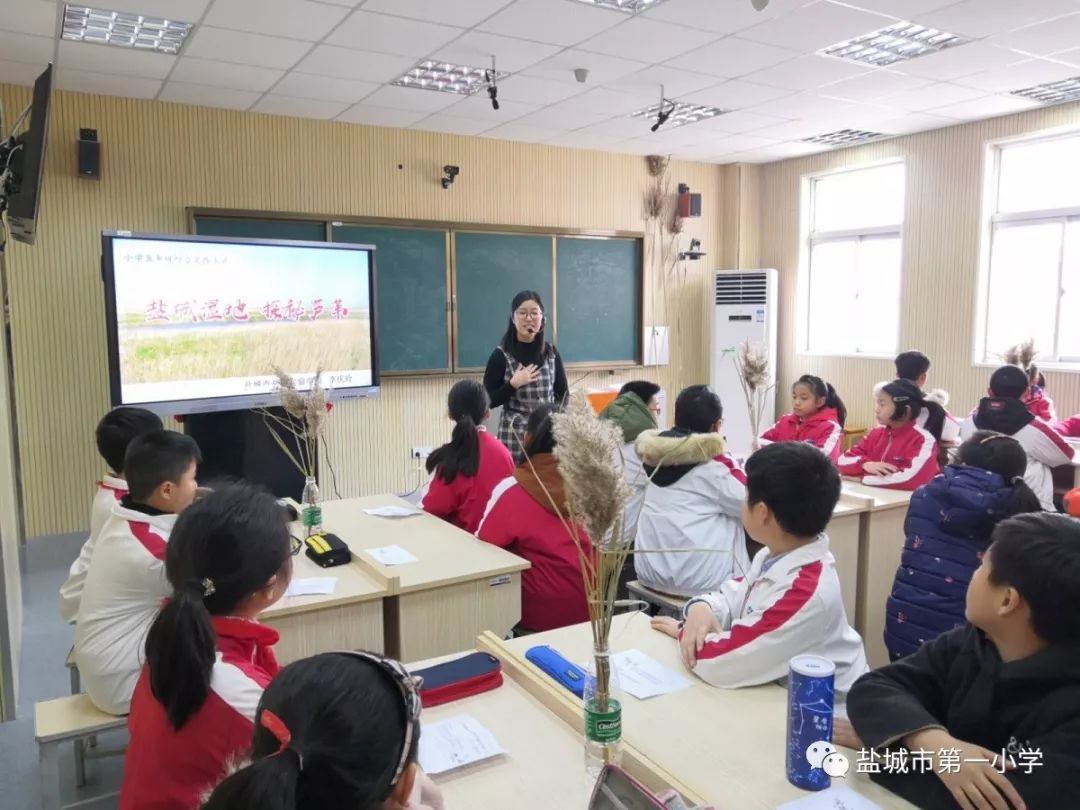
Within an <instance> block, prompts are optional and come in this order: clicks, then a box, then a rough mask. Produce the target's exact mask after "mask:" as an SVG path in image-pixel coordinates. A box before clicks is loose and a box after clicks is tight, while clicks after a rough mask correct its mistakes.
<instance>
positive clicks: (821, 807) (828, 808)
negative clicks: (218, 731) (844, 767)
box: [776, 779, 881, 810]
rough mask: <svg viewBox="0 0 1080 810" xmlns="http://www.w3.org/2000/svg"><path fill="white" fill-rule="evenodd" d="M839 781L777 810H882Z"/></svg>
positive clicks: (834, 781) (879, 806)
mask: <svg viewBox="0 0 1080 810" xmlns="http://www.w3.org/2000/svg"><path fill="white" fill-rule="evenodd" d="M838 781H840V780H838V779H837V780H833V785H832V787H831V788H829V789H828V790H822V791H821V792H819V793H811V794H810V795H809V796H806V797H805V798H802V799H796V800H795V801H793V802H788V803H787V804H782V805H780V806H779V807H777V808H776V810H881V805H878V804H875V803H874V802H872V801H870V800H869V799H867V798H866V797H865V796H860V795H859V794H858V793H856V792H855V791H854V790H852V789H851V788H849V787H847V786H846V785H837V784H836V783H837V782H838Z"/></svg>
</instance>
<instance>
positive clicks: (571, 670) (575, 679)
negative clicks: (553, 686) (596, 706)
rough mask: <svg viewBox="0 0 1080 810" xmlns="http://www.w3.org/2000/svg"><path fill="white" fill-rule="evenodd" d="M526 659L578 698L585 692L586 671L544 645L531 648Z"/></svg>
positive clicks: (526, 654)
mask: <svg viewBox="0 0 1080 810" xmlns="http://www.w3.org/2000/svg"><path fill="white" fill-rule="evenodd" d="M525 657H526V658H527V659H528V660H529V661H531V662H532V663H534V664H536V666H538V667H539V668H540V669H541V670H543V671H544V672H545V673H546V674H548V675H550V676H551V677H552V678H554V679H555V680H556V681H557V682H558V683H560V684H561V685H562V686H564V687H566V688H567V689H569V690H570V691H571V692H573V693H574V694H575V695H577V696H578V697H581V696H582V694H583V693H584V692H585V670H583V669H582V668H581V667H579V666H578V665H577V664H575V663H573V662H571V661H567V660H566V659H565V658H563V657H562V656H561V655H559V653H557V652H556V651H555V650H553V649H552V648H551V647H549V646H548V645H547V644H542V645H539V646H536V647H530V648H529V649H528V650H527V651H526V653H525Z"/></svg>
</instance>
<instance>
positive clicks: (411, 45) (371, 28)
mask: <svg viewBox="0 0 1080 810" xmlns="http://www.w3.org/2000/svg"><path fill="white" fill-rule="evenodd" d="M462 33H464V31H463V29H461V28H451V27H450V26H447V25H436V24H434V23H429V22H421V21H420V20H405V19H402V18H401V17H388V16H386V15H385V14H372V13H370V12H368V11H354V12H353V13H352V14H350V15H349V16H348V18H347V19H346V20H345V22H343V23H342V24H341V25H339V26H338V27H337V29H336V30H335V31H334V33H332V34H331V35H330V36H328V37H327V38H326V42H327V43H328V44H330V45H341V46H343V47H346V48H361V49H363V50H367V51H378V52H380V53H396V54H400V55H401V56H412V57H422V56H427V55H428V54H429V53H431V52H432V51H435V50H438V49H439V48H441V47H442V46H443V45H445V44H446V43H448V42H450V41H451V40H453V39H455V38H457V37H458V36H460V35H461V34H462Z"/></svg>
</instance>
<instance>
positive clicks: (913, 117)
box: [874, 112, 957, 135]
mask: <svg viewBox="0 0 1080 810" xmlns="http://www.w3.org/2000/svg"><path fill="white" fill-rule="evenodd" d="M956 123H957V119H955V118H946V117H945V116H944V115H931V114H930V113H910V112H909V113H905V114H904V115H903V116H901V117H899V118H887V119H883V120H881V121H879V122H877V124H876V125H875V127H874V129H875V130H877V131H878V132H885V133H888V134H889V135H904V134H906V133H909V132H925V131H926V130H930V129H941V128H942V127H951V126H953V125H954V124H956Z"/></svg>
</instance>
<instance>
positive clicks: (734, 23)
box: [644, 0, 808, 34]
mask: <svg viewBox="0 0 1080 810" xmlns="http://www.w3.org/2000/svg"><path fill="white" fill-rule="evenodd" d="M807 2H808V0H772V2H771V3H770V4H769V6H768V8H766V9H765V10H764V11H754V8H753V6H751V5H750V3H749V2H746V3H743V2H741V0H739V2H731V0H719V2H718V0H668V2H666V3H661V4H660V5H658V6H657V7H656V8H653V9H649V10H648V11H646V12H645V13H644V16H645V17H646V18H648V19H654V20H663V21H664V22H670V23H677V24H679V25H688V26H692V27H694V28H700V29H702V30H704V31H715V32H716V33H718V34H733V33H735V32H736V31H742V30H743V29H744V28H750V27H751V26H754V25H760V24H761V23H763V22H765V21H766V20H771V19H773V18H774V17H779V16H780V15H781V14H785V13H787V12H790V11H794V10H795V9H797V8H799V6H804V5H806V3H807Z"/></svg>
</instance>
